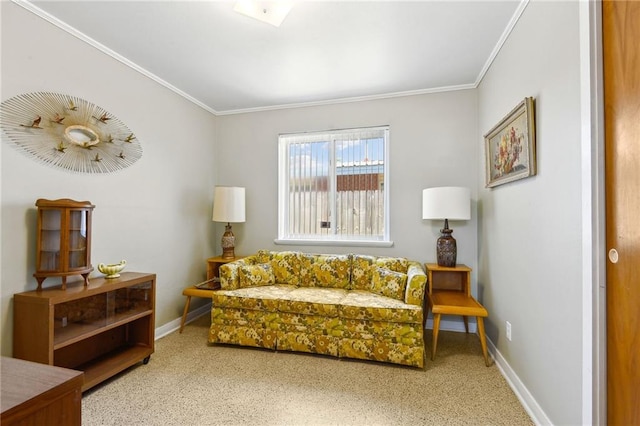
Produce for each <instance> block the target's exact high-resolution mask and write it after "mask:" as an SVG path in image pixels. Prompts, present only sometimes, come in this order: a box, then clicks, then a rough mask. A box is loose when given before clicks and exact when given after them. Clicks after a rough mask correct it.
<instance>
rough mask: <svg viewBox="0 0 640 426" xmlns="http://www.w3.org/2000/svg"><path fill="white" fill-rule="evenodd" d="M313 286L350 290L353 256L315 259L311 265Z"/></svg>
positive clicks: (324, 256) (322, 255)
mask: <svg viewBox="0 0 640 426" xmlns="http://www.w3.org/2000/svg"><path fill="white" fill-rule="evenodd" d="M311 278H312V281H311V283H312V284H311V285H313V286H314V287H330V288H344V289H348V288H349V287H350V285H351V256H350V255H348V254H339V255H324V254H319V255H316V256H314V257H313V263H312V265H311Z"/></svg>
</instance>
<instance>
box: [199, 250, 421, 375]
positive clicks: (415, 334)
mask: <svg viewBox="0 0 640 426" xmlns="http://www.w3.org/2000/svg"><path fill="white" fill-rule="evenodd" d="M220 281H221V283H220V284H221V289H220V290H216V291H214V292H213V305H212V310H211V328H210V330H209V342H210V343H226V344H236V345H244V346H256V347H263V348H270V349H274V350H276V349H277V350H289V351H301V352H312V353H319V354H326V355H332V356H336V357H346V358H359V359H368V360H375V361H383V362H389V363H394V364H403V365H409V366H415V367H420V368H422V367H424V338H423V331H424V329H423V319H424V312H423V306H424V304H423V298H424V291H425V283H426V275H425V272H424V270H423V268H422V266H421V265H420V264H419V263H418V262H414V261H409V260H407V259H404V258H390V257H375V256H366V255H359V254H344V255H328V254H308V253H301V252H294V251H283V252H271V251H266V250H261V251H259V252H258V253H256V254H254V255H251V256H249V257H246V258H244V259H241V260H237V261H234V262H230V263H227V264H225V265H222V266H220Z"/></svg>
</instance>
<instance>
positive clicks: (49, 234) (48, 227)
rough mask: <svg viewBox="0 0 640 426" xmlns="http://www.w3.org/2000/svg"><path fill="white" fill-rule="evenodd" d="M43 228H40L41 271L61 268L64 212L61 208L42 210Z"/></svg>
mask: <svg viewBox="0 0 640 426" xmlns="http://www.w3.org/2000/svg"><path fill="white" fill-rule="evenodd" d="M40 214H41V215H42V228H41V229H40V241H41V242H42V243H41V245H40V265H39V269H40V270H41V271H56V270H58V269H59V268H60V249H61V245H60V237H61V235H60V232H61V223H62V212H61V211H60V210H41V211H40Z"/></svg>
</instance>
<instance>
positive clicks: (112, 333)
mask: <svg viewBox="0 0 640 426" xmlns="http://www.w3.org/2000/svg"><path fill="white" fill-rule="evenodd" d="M155 282H156V276H155V274H145V273H140V272H123V273H121V275H120V277H119V278H114V279H106V278H104V277H101V278H92V279H91V283H90V284H89V285H87V286H85V285H84V283H83V282H82V281H77V282H72V283H69V286H68V288H65V289H63V288H62V286H56V287H51V288H45V289H43V290H35V291H29V292H25V293H18V294H15V295H14V298H13V302H14V309H13V313H14V321H13V325H14V330H13V336H14V339H13V340H14V343H13V356H14V357H15V358H20V359H25V360H28V361H34V362H40V363H43V364H49V365H55V366H59V367H65V368H72V369H76V370H83V371H84V372H85V384H84V386H83V388H82V389H83V390H87V389H89V388H91V387H92V386H94V385H96V384H97V383H100V382H101V381H103V380H105V379H107V378H109V377H111V376H112V375H114V374H116V373H118V372H120V371H122V370H124V369H126V368H128V367H130V366H132V365H134V364H136V363H138V362H140V361H145V362H146V361H148V357H149V356H150V355H151V354H152V353H153V351H154V327H155Z"/></svg>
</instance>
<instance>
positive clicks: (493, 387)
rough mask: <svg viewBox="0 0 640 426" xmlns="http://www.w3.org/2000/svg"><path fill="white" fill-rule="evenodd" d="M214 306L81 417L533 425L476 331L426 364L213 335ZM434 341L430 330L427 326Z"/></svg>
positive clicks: (92, 395)
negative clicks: (240, 342) (211, 338)
mask: <svg viewBox="0 0 640 426" xmlns="http://www.w3.org/2000/svg"><path fill="white" fill-rule="evenodd" d="M208 321H209V318H208V316H207V315H205V316H203V317H200V318H198V319H197V320H196V321H194V322H192V323H191V324H188V325H187V326H186V327H185V330H184V333H183V334H179V333H178V332H175V333H172V334H170V335H168V336H166V337H164V338H162V339H160V340H158V341H157V342H156V348H155V353H154V354H153V355H152V356H151V361H150V362H149V363H148V364H147V365H142V364H139V365H138V366H135V367H132V368H131V369H129V370H127V371H125V372H124V373H122V374H120V375H118V376H116V377H114V378H112V379H111V380H109V381H106V382H104V383H102V384H101V385H99V386H97V387H95V388H93V389H91V390H90V391H88V392H86V393H85V394H84V395H83V399H82V424H83V425H87V426H90V425H163V426H164V425H180V426H183V425H509V426H514V425H531V424H533V423H532V421H531V419H530V418H529V416H528V415H527V413H526V412H525V410H524V408H523V407H522V406H521V405H520V403H519V401H518V400H517V398H516V396H515V395H514V394H513V392H512V391H511V389H510V388H509V386H508V384H507V383H506V381H505V380H504V378H503V377H502V375H501V374H500V372H499V371H498V369H497V367H495V366H491V367H485V365H484V359H483V358H482V352H481V349H480V343H479V341H478V337H477V336H475V335H471V334H468V335H467V334H464V333H453V332H441V334H440V338H439V341H438V354H437V357H436V360H435V361H433V362H432V361H431V360H429V359H428V360H427V367H426V369H425V370H420V369H414V368H407V367H400V366H394V365H390V364H383V363H377V362H367V361H353V360H340V359H337V358H332V357H324V356H317V355H309V354H298V353H291V352H273V351H269V350H261V349H251V348H239V347H233V346H209V345H208V344H207V341H206V339H207V329H208V327H207V325H208ZM426 339H427V342H429V343H428V344H427V348H428V349H429V348H430V341H431V340H430V339H431V332H430V331H427V335H426Z"/></svg>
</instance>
